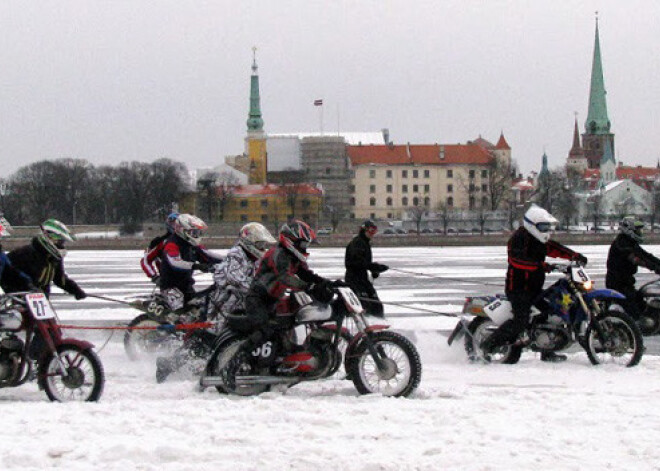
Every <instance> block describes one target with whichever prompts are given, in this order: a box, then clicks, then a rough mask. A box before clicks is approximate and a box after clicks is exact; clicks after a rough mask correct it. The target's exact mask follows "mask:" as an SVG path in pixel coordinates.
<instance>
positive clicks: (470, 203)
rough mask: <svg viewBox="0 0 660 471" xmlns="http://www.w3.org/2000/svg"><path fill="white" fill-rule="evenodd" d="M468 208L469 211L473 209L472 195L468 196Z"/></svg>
mask: <svg viewBox="0 0 660 471" xmlns="http://www.w3.org/2000/svg"><path fill="white" fill-rule="evenodd" d="M468 206H469V207H468V209H469V210H470V211H472V210H474V196H470V201H469V202H468Z"/></svg>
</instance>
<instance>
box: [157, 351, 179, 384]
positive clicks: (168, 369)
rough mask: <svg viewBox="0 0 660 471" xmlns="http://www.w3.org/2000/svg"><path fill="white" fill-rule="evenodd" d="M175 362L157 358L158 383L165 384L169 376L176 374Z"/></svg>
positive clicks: (169, 359) (165, 358)
mask: <svg viewBox="0 0 660 471" xmlns="http://www.w3.org/2000/svg"><path fill="white" fill-rule="evenodd" d="M174 371H175V368H174V362H173V361H172V359H171V358H167V357H158V358H156V382H157V383H158V384H161V383H163V382H164V381H165V380H166V379H167V377H168V376H169V375H171V374H172V373H174Z"/></svg>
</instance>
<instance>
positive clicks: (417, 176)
mask: <svg viewBox="0 0 660 471" xmlns="http://www.w3.org/2000/svg"><path fill="white" fill-rule="evenodd" d="M413 178H419V170H413Z"/></svg>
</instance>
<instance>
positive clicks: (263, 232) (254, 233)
mask: <svg viewBox="0 0 660 471" xmlns="http://www.w3.org/2000/svg"><path fill="white" fill-rule="evenodd" d="M275 243H276V240H275V238H274V237H273V236H272V235H271V233H270V232H269V231H268V229H266V228H265V227H264V226H263V225H262V224H259V223H258V222H250V223H248V224H246V225H244V226H243V227H242V228H241V230H240V232H239V235H238V240H237V241H236V242H235V243H234V245H233V246H232V248H231V249H229V251H228V252H227V254H226V255H225V258H224V259H223V260H222V262H220V263H219V264H217V265H215V272H214V274H213V282H214V283H213V286H214V288H213V292H212V293H211V295H210V298H211V299H210V301H211V302H210V311H209V312H208V314H207V316H208V317H207V318H209V319H215V320H218V319H219V318H222V317H224V316H226V315H227V314H230V313H232V312H236V311H242V310H244V309H245V295H246V293H247V291H248V289H249V288H250V284H251V283H252V280H253V279H254V273H255V270H256V264H257V262H258V261H259V259H260V258H261V257H262V256H263V255H264V253H266V250H268V248H270V247H271V246H272V245H274V244H275ZM219 328H220V325H216V327H215V329H214V332H217V331H218V330H219ZM214 340H215V335H214V333H213V332H209V331H207V330H201V329H200V330H198V331H194V332H193V333H192V334H191V335H190V337H189V338H188V339H187V340H186V343H184V345H183V346H182V347H181V348H179V349H178V350H177V351H176V352H175V353H174V355H172V356H171V357H169V358H165V357H161V358H158V359H157V360H156V381H157V382H158V383H162V382H163V381H165V379H166V378H167V376H169V375H170V374H171V373H173V372H174V371H176V370H178V369H179V368H180V367H181V366H182V365H183V364H185V363H186V362H187V360H188V359H189V358H190V357H192V356H194V355H195V353H196V351H200V352H203V351H205V350H209V351H210V348H211V347H212V346H213V342H214Z"/></svg>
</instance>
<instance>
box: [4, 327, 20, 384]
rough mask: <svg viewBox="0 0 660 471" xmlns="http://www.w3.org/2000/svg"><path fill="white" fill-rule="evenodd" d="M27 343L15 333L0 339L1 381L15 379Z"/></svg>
mask: <svg viewBox="0 0 660 471" xmlns="http://www.w3.org/2000/svg"><path fill="white" fill-rule="evenodd" d="M24 347H25V344H24V343H23V341H22V340H21V339H19V338H18V337H16V336H15V335H11V336H8V337H4V338H3V339H2V340H0V382H7V381H10V382H11V381H14V380H15V379H16V375H17V374H18V366H19V365H20V361H21V353H22V352H23V348H24Z"/></svg>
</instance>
